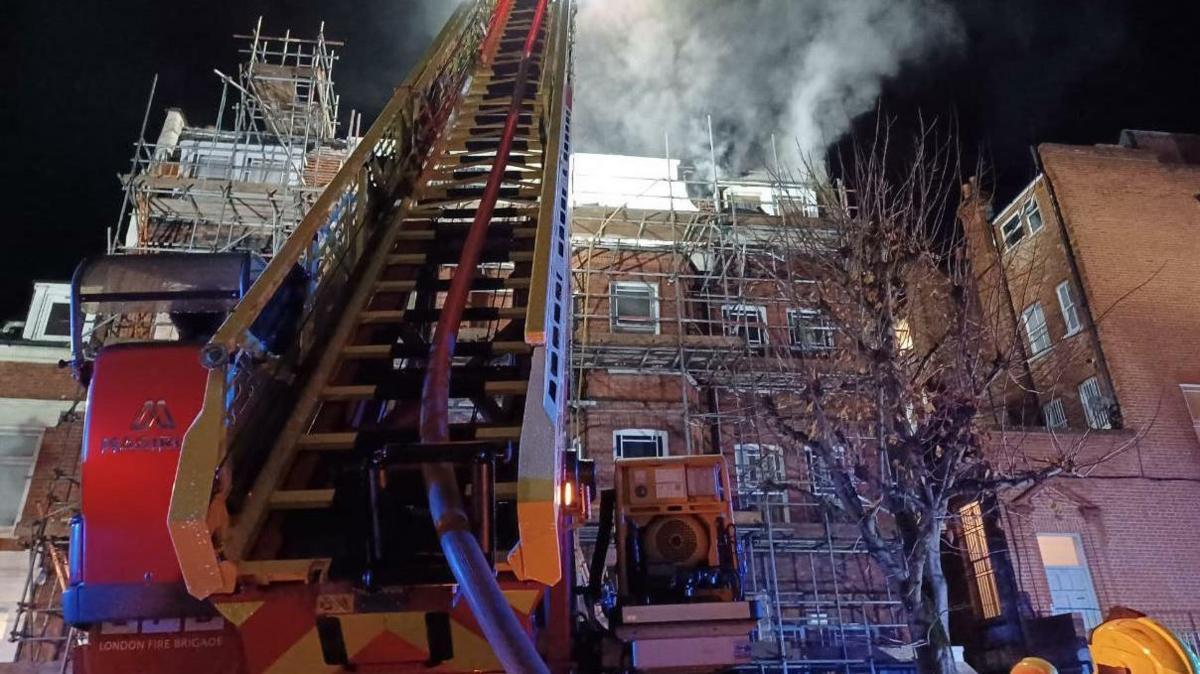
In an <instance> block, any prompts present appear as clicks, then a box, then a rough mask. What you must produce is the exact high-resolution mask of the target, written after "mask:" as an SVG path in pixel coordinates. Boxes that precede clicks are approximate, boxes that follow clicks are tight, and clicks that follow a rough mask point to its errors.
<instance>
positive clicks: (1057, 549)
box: [1037, 534, 1101, 629]
mask: <svg viewBox="0 0 1200 674" xmlns="http://www.w3.org/2000/svg"><path fill="white" fill-rule="evenodd" d="M1037 539H1038V549H1039V550H1040V551H1041V553H1042V564H1043V565H1044V566H1045V567H1046V582H1047V583H1049V585H1050V603H1051V612H1052V613H1053V614H1055V615H1058V614H1060V613H1078V614H1079V615H1080V616H1081V617H1082V618H1083V624H1084V626H1085V627H1086V628H1087V629H1091V628H1093V627H1095V626H1096V625H1099V624H1100V619H1101V615H1100V602H1099V601H1098V600H1097V599H1096V587H1095V586H1094V585H1092V575H1091V574H1090V573H1088V567H1087V560H1086V559H1085V558H1084V556H1083V546H1081V545H1080V543H1079V537H1078V536H1076V535H1075V534H1038V537H1037Z"/></svg>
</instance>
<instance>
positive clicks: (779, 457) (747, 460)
mask: <svg viewBox="0 0 1200 674" xmlns="http://www.w3.org/2000/svg"><path fill="white" fill-rule="evenodd" d="M733 468H734V474H736V477H737V488H738V492H761V491H762V489H763V485H764V483H767V485H769V486H768V487H767V491H769V492H782V491H784V487H782V485H784V483H785V482H786V481H787V471H786V469H785V467H784V450H782V447H778V446H775V445H755V444H750V445H734V446H733Z"/></svg>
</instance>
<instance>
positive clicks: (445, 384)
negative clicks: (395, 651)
mask: <svg viewBox="0 0 1200 674" xmlns="http://www.w3.org/2000/svg"><path fill="white" fill-rule="evenodd" d="M506 9H507V5H506V3H505V2H501V4H500V5H498V6H497V10H496V11H497V13H499V12H501V11H505V10H506ZM545 12H546V0H538V6H537V10H536V11H535V13H534V17H533V24H532V25H531V27H530V29H529V35H528V37H526V39H525V48H524V51H523V53H522V56H521V63H520V66H519V67H518V69H517V75H516V79H515V82H514V85H513V94H512V102H511V103H510V104H509V108H508V116H507V118H506V119H505V121H504V132H503V135H502V136H501V138H500V146H499V148H498V149H497V150H496V159H495V161H494V162H493V163H492V169H491V171H490V172H489V173H488V179H487V183H486V185H485V186H484V190H483V196H482V197H481V198H480V201H479V207H478V210H477V211H476V212H475V220H474V221H473V222H472V223H471V228H470V229H469V230H468V232H467V237H466V241H465V242H464V244H463V249H462V253H461V254H460V255H459V259H458V267H457V268H456V269H455V270H454V275H453V277H452V278H451V280H450V288H449V290H448V292H447V293H446V301H445V303H444V304H443V306H442V310H441V315H440V316H439V317H438V322H437V327H436V328H435V329H434V336H433V344H431V345H430V348H429V360H428V363H427V365H426V371H425V380H424V382H423V383H422V388H421V421H420V429H421V442H422V443H427V444H428V443H441V442H446V441H448V440H449V439H450V417H449V406H450V360H451V358H452V357H453V355H454V346H455V343H456V342H457V341H458V328H459V324H460V323H461V322H462V316H463V310H464V309H465V308H466V304H467V297H468V296H469V293H470V290H471V282H472V281H473V280H474V277H475V272H476V267H477V266H478V265H479V258H480V256H481V254H482V252H483V244H484V242H485V241H486V239H487V230H488V226H489V225H490V224H491V221H492V214H493V212H494V211H495V208H496V201H497V199H498V198H499V196H500V184H501V182H502V181H503V178H504V172H505V170H506V169H507V168H508V155H509V153H510V152H511V151H512V143H513V136H514V135H515V134H516V129H517V121H518V120H519V119H520V114H521V99H522V98H524V95H525V88H526V82H527V80H528V75H529V64H530V61H531V56H532V54H533V46H534V44H535V43H536V41H537V35H538V31H539V30H540V28H541V24H542V18H543V16H544V15H545ZM497 16H499V14H497ZM503 23H504V22H503V20H502V19H499V18H498V19H496V20H495V21H494V24H493V26H492V27H491V30H493V31H497V34H498V31H500V30H502V24H503ZM489 39H490V37H489ZM484 58H487V52H485V54H484ZM422 473H423V475H424V478H425V488H426V491H427V492H428V496H429V510H430V513H431V514H432V515H433V521H434V526H435V527H436V528H437V532H438V539H439V541H440V543H441V546H442V553H443V554H444V555H445V556H446V561H447V562H448V563H449V565H450V569H451V571H452V572H453V573H454V577H455V579H456V580H457V581H458V585H459V589H460V591H461V592H462V593H463V596H464V597H465V598H466V600H467V603H468V604H469V605H470V606H471V611H472V613H473V614H474V615H475V619H476V620H477V621H478V622H479V626H480V627H481V628H482V629H483V633H484V636H485V637H486V638H487V641H488V644H490V645H491V647H492V649H493V650H494V651H495V653H496V658H497V659H498V660H499V661H500V664H501V665H503V666H504V669H505V671H507V672H522V673H524V672H539V673H540V672H547V673H548V672H549V669H547V667H546V664H545V662H543V661H542V659H541V656H540V655H538V652H537V648H536V647H535V646H534V645H533V642H532V641H531V640H530V638H529V635H528V634H527V633H526V632H525V630H524V628H523V627H522V626H521V623H520V622H519V621H518V620H517V617H516V615H514V614H513V611H512V607H511V606H509V604H508V601H507V600H506V599H505V598H504V593H503V592H502V591H501V590H500V585H499V583H498V582H497V581H496V576H495V574H494V572H493V571H492V568H491V565H490V564H488V562H487V560H486V559H485V558H484V556H483V552H482V550H480V549H479V543H478V541H476V540H475V537H474V536H473V535H472V533H471V523H470V519H469V518H468V516H467V512H466V509H465V508H464V507H463V503H462V494H461V493H459V489H458V479H457V477H456V476H455V472H454V464H451V463H436V464H425V466H424V467H423V469H422Z"/></svg>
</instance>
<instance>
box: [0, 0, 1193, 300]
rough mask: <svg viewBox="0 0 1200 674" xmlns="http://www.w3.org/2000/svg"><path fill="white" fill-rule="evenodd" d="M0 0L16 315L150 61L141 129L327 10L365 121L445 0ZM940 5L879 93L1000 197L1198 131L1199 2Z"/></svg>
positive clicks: (189, 107) (98, 205)
mask: <svg viewBox="0 0 1200 674" xmlns="http://www.w3.org/2000/svg"><path fill="white" fill-rule="evenodd" d="M592 1H603V0H592ZM673 1H684V0H673ZM709 1H713V2H717V1H722V0H709ZM725 1H728V0H725ZM779 1H780V2H783V1H784V0H779ZM829 1H830V2H845V1H850V2H853V1H855V0H829ZM4 4H5V10H6V11H5V18H4V21H3V27H2V28H0V31H3V34H2V36H0V50H2V53H3V56H4V63H5V64H6V68H5V75H6V81H5V83H4V94H3V99H2V100H3V105H0V116H2V117H0V119H2V123H0V129H2V132H0V133H3V141H4V142H3V147H4V150H5V152H6V161H5V162H3V169H2V170H3V182H2V183H0V184H2V185H3V186H4V195H5V209H4V214H3V216H2V217H3V225H4V229H5V234H6V235H7V238H6V243H5V245H4V246H3V253H0V255H3V259H2V260H0V261H2V262H3V264H0V317H2V318H8V317H20V316H21V314H23V311H24V309H25V305H26V304H27V302H28V300H29V294H30V288H31V286H30V283H31V282H32V281H33V280H35V279H36V280H65V279H67V278H68V277H69V275H70V273H71V271H72V269H73V268H74V267H75V265H76V263H77V262H78V261H79V260H80V259H81V258H82V257H84V256H86V255H90V254H95V253H98V252H101V251H102V249H103V247H104V237H105V230H106V228H107V227H109V226H112V225H114V224H115V221H116V218H117V214H118V211H119V209H120V203H121V193H120V191H119V189H118V184H117V180H116V175H117V174H118V173H119V172H122V171H124V170H127V168H128V162H129V157H130V154H131V152H132V144H133V143H134V142H135V141H136V139H137V133H138V129H139V126H140V125H141V120H142V115H143V113H144V110H145V103H146V97H147V94H148V93H149V87H150V81H151V78H152V77H153V75H154V74H155V73H158V74H159V77H160V79H159V88H158V94H157V97H156V100H155V103H154V108H153V110H152V112H151V115H150V124H149V128H148V131H147V135H148V136H149V137H150V138H151V139H153V137H154V136H155V135H156V134H157V131H158V127H159V125H160V124H161V120H162V109H163V108H164V107H167V106H172V107H180V108H183V109H184V110H185V112H186V114H187V116H188V119H189V122H191V123H193V124H197V123H199V124H203V123H211V122H212V121H213V120H214V118H215V113H216V107H217V103H218V97H219V95H220V87H219V83H218V81H217V79H216V77H215V76H214V75H212V74H211V71H212V69H213V68H214V67H215V68H219V69H220V70H222V71H223V72H226V73H230V74H233V73H235V72H236V60H237V59H236V54H235V52H234V49H235V41H234V40H233V39H232V38H231V37H230V36H231V35H232V34H233V33H246V32H249V31H250V30H251V29H252V28H253V24H254V21H255V19H256V18H257V17H258V16H259V15H260V14H261V15H264V16H265V28H266V29H267V30H268V31H269V32H282V30H283V29H285V28H287V27H290V28H292V29H293V31H294V32H295V33H297V34H301V35H307V34H311V33H313V32H315V30H316V27H317V25H318V23H319V22H320V21H321V20H322V19H324V20H325V21H326V35H327V36H328V37H329V38H331V39H341V40H345V41H346V42H347V44H346V46H345V47H344V48H343V50H342V52H341V53H342V59H341V61H340V62H339V64H338V66H337V69H336V70H335V80H336V81H337V87H338V91H339V93H341V95H342V110H343V113H346V112H348V111H349V110H350V109H352V108H353V109H356V110H359V111H361V112H363V113H364V114H365V119H366V121H368V122H369V121H370V120H371V119H372V118H373V116H374V114H375V113H377V112H378V110H379V109H380V108H381V107H382V105H383V103H384V102H385V101H386V100H387V98H388V96H389V95H390V93H391V89H392V87H393V86H395V84H397V83H399V81H400V80H401V79H402V78H403V76H404V73H405V72H406V71H407V69H408V68H409V67H410V66H411V65H412V64H413V63H414V62H415V61H416V59H417V58H418V57H419V56H420V54H421V53H422V51H423V50H424V48H425V47H426V46H427V45H428V43H429V41H430V40H431V39H432V36H433V35H434V33H435V32H436V27H437V25H438V24H439V23H440V21H441V20H442V19H443V18H444V17H445V16H446V15H448V13H449V11H450V6H451V5H452V4H453V3H452V2H450V1H449V0H421V1H419V0H341V1H339V2H323V1H317V0H312V1H308V2H302V1H300V0H244V1H241V2H235V1H232V0H207V1H204V2H200V1H196V0H187V1H185V2H171V3H168V2H162V1H161V0H159V1H154V2H151V1H148V0H112V1H110V2H98V1H95V0H69V1H68V2H45V1H43V0H15V1H14V0H8V1H7V2H5V3H4ZM951 4H952V5H953V6H954V8H955V9H956V11H957V12H958V13H959V15H960V17H961V20H962V23H963V26H964V29H965V33H966V40H965V41H964V42H963V44H962V45H961V46H959V47H956V48H954V49H948V50H943V51H941V52H939V53H938V54H937V55H936V56H934V57H933V58H931V59H927V60H925V61H924V62H922V63H919V64H915V65H911V66H908V67H906V68H905V69H904V70H903V71H902V72H901V74H900V75H899V76H898V77H896V78H894V79H893V80H891V81H888V82H886V83H885V84H884V94H883V100H882V109H883V110H884V111H885V114H887V115H889V116H890V117H893V118H896V119H897V120H898V122H899V123H900V125H901V126H903V125H904V124H905V123H907V122H908V121H909V120H912V119H914V118H915V116H916V113H917V111H921V112H923V113H925V114H934V115H939V116H943V117H951V116H952V117H953V118H955V119H956V120H957V122H958V125H959V128H960V130H961V131H960V136H961V141H962V144H963V145H964V146H965V147H967V148H968V149H969V150H971V151H972V152H973V151H974V149H975V148H978V149H981V150H982V151H983V153H984V154H985V156H986V157H988V159H989V161H990V163H991V164H992V165H993V166H994V170H995V182H996V184H997V191H998V196H999V198H1001V199H1004V198H1006V197H1007V196H1011V194H1012V192H1013V191H1015V190H1016V189H1018V188H1019V187H1021V186H1022V185H1023V184H1024V183H1025V182H1026V181H1027V180H1029V179H1030V178H1031V177H1032V175H1033V167H1032V162H1031V159H1030V154H1029V147H1030V146H1031V145H1032V144H1035V143H1038V142H1066V143H1112V142H1115V141H1116V138H1117V134H1118V133H1119V131H1120V130H1121V129H1123V128H1141V129H1156V130H1165V131H1187V132H1200V111H1198V110H1197V105H1196V104H1197V102H1198V100H1200V97H1198V96H1197V91H1196V90H1197V86H1198V85H1200V2H1198V1H1197V0H1125V1H1120V2H1119V1H1117V0H960V1H958V2H952V3H951ZM614 114H615V111H614ZM858 126H860V127H863V128H869V126H870V122H869V120H865V119H863V120H859V124H858ZM578 149H580V150H582V151H603V150H604V148H597V147H581V148H578Z"/></svg>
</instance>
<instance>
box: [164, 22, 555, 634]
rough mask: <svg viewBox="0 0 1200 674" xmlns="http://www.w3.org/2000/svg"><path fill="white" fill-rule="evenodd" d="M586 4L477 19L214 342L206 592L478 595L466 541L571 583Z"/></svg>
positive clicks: (176, 538) (507, 569)
mask: <svg viewBox="0 0 1200 674" xmlns="http://www.w3.org/2000/svg"><path fill="white" fill-rule="evenodd" d="M570 15H571V5H570V2H569V0H554V1H549V0H476V1H475V2H469V3H465V4H464V5H463V6H462V7H460V9H459V10H458V11H457V12H456V14H455V15H454V17H453V18H452V19H451V21H450V22H449V24H448V25H447V27H446V28H445V29H444V30H443V32H442V33H441V35H440V36H439V38H438V40H437V42H436V43H435V45H434V47H433V49H432V50H431V52H430V54H429V56H428V57H427V58H426V60H425V61H424V62H423V63H422V64H421V65H419V66H418V67H417V68H416V69H415V70H414V72H413V74H412V75H410V77H409V78H408V80H406V82H405V83H404V84H403V85H402V86H400V87H399V88H398V89H397V91H396V94H395V96H394V97H393V99H392V101H391V102H390V103H389V104H388V106H387V107H386V109H385V110H384V112H383V113H382V114H381V115H380V117H379V119H378V120H377V121H376V123H375V124H374V125H373V126H372V127H371V129H370V130H369V131H368V132H367V134H366V135H365V137H364V139H363V141H362V143H361V145H359V147H358V148H357V149H356V151H355V152H354V154H353V155H352V156H351V158H350V159H349V160H348V161H347V163H346V164H345V166H344V167H343V169H342V170H341V172H340V173H339V174H338V176H337V177H336V178H335V179H334V180H333V181H332V183H331V184H330V186H329V188H328V189H327V191H326V192H325V193H324V194H323V195H322V197H321V199H320V200H319V201H318V203H317V204H316V206H315V207H314V208H313V209H312V211H311V212H310V213H309V214H308V216H307V217H306V218H305V219H304V221H303V222H302V223H301V225H300V226H299V227H298V229H297V230H296V232H295V233H294V234H293V235H292V236H291V237H290V239H289V240H288V241H287V242H286V244H285V245H284V246H283V248H282V249H281V250H280V251H279V252H278V253H277V254H276V256H275V257H274V259H273V260H272V261H271V263H270V265H269V266H268V268H267V269H266V271H265V272H264V273H263V274H262V275H261V276H260V278H259V279H258V280H257V281H256V283H255V284H254V286H253V287H252V288H251V289H250V291H249V292H248V294H247V296H246V297H245V299H244V300H243V301H242V302H241V304H240V305H239V306H238V308H237V309H236V310H235V311H234V312H233V313H232V314H231V315H230V317H229V318H228V319H227V320H226V322H225V323H224V325H222V327H221V328H220V330H219V331H218V333H217V334H216V336H215V337H214V338H213V339H212V341H211V342H210V343H209V345H208V347H206V349H205V350H204V360H205V365H206V367H207V368H208V381H207V390H206V393H205V398H204V406H203V409H202V411H201V413H200V415H199V416H198V417H197V419H196V421H195V423H194V424H193V425H192V426H191V428H190V430H189V432H188V433H187V435H186V437H185V439H184V443H183V450H182V453H181V458H180V463H179V468H178V472H177V476H176V481H175V487H174V492H173V496H172V502H171V510H170V516H169V526H170V529H171V537H172V540H173V542H174V545H175V549H176V553H177V555H178V558H179V563H180V566H181V568H182V571H183V576H184V579H185V581H186V583H187V587H188V590H189V592H190V593H191V594H192V595H193V596H195V597H198V598H206V597H212V598H214V599H217V598H219V597H220V596H221V595H227V594H230V593H235V592H238V591H239V587H243V586H245V585H246V584H247V583H250V584H252V585H254V586H255V587H263V586H266V587H270V586H271V585H272V584H276V583H295V582H306V583H324V582H350V583H353V584H355V585H356V586H358V587H363V588H367V589H377V588H381V587H392V586H413V585H422V584H442V585H445V584H448V583H458V584H459V586H460V587H461V588H463V592H464V594H468V595H469V593H470V585H471V582H473V581H471V579H470V578H464V574H468V575H469V573H470V572H471V569H470V568H468V569H467V570H466V571H464V569H463V565H462V563H461V560H458V559H457V558H456V557H455V555H456V554H457V553H456V552H454V551H452V550H451V549H449V548H447V547H446V545H447V543H446V541H445V540H441V544H440V545H439V537H444V536H445V535H446V534H447V532H451V533H453V531H455V530H457V531H458V532H459V533H464V532H465V534H466V535H467V536H468V538H469V539H471V540H473V541H475V542H477V545H476V546H475V547H476V548H477V549H476V550H475V552H474V553H473V554H479V553H480V552H481V553H482V558H481V559H485V560H486V564H487V568H486V569H485V571H486V573H485V574H484V576H486V577H485V578H484V582H485V583H488V582H490V583H491V584H492V587H494V586H495V580H494V579H493V578H492V577H493V576H494V575H495V572H498V573H499V575H500V578H501V580H502V581H503V579H505V578H509V579H513V580H515V581H525V582H534V583H536V584H538V585H541V586H552V585H554V584H556V583H557V582H558V581H559V580H560V577H561V574H562V569H563V566H564V563H566V562H564V560H562V558H561V550H562V549H563V546H562V545H561V535H562V533H563V532H561V531H560V528H561V524H560V516H559V498H558V496H559V489H560V485H561V483H562V481H563V479H564V463H563V457H562V453H563V451H564V433H563V430H562V429H563V424H562V422H563V402H564V401H563V398H564V396H565V395H566V387H565V386H564V385H563V383H562V381H563V376H564V369H565V366H566V361H565V358H564V355H563V354H564V347H565V339H566V325H565V321H566V320H567V311H568V306H567V304H566V302H567V299H568V298H569V295H570V293H569V288H568V287H567V258H566V254H567V248H566V246H567V211H566V189H567V184H566V183H567V169H566V164H567V151H568V143H567V140H566V139H567V135H568V124H569V105H568V103H569V80H568V78H569V73H570V67H569V63H568V60H569V55H570V21H571V16H570ZM280 314H282V318H280ZM268 320H269V322H270V323H271V324H272V325H273V326H276V327H274V328H273V329H272V332H271V334H270V335H269V338H264V336H263V334H262V333H263V331H262V330H261V329H256V326H261V325H263V324H264V323H265V322H268ZM439 322H440V324H439ZM439 345H440V346H439ZM439 373H441V376H440V377H439ZM439 429H440V432H439ZM214 478H215V479H214ZM431 510H432V511H433V512H431ZM435 519H436V520H437V526H435V524H434V522H435ZM459 542H460V543H461V540H460V541H459ZM473 545H474V544H473ZM568 561H569V560H568ZM467 566H468V567H469V566H470V565H469V564H468V565H467ZM474 571H475V572H478V571H479V570H478V569H475V570H474ZM477 580H478V579H477ZM468 599H471V597H470V596H468ZM471 605H472V608H474V609H476V612H477V613H478V612H479V610H480V609H479V607H478V606H477V605H476V603H475V600H472V603H471ZM478 617H479V618H480V622H481V624H482V623H484V622H485V619H486V617H485V616H478ZM483 627H484V631H485V632H487V631H488V629H487V625H483ZM487 636H488V638H489V641H493V639H492V637H493V635H492V634H491V633H489V634H488V635H487ZM493 647H496V645H495V643H493ZM497 650H499V648H498V647H497ZM501 657H502V654H501Z"/></svg>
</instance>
